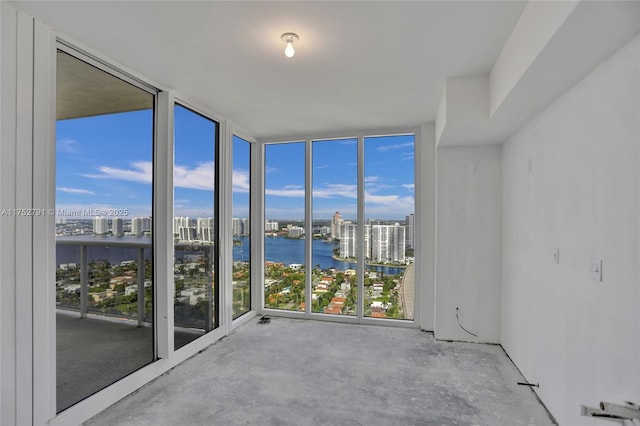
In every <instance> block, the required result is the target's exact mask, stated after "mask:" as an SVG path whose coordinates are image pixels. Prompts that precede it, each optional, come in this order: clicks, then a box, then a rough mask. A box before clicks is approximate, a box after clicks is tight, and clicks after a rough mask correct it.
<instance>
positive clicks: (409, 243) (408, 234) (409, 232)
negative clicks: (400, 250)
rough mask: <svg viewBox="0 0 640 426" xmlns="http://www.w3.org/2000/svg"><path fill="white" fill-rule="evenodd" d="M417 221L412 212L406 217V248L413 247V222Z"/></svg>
mask: <svg viewBox="0 0 640 426" xmlns="http://www.w3.org/2000/svg"><path fill="white" fill-rule="evenodd" d="M414 221H415V215H414V214H413V213H411V214H410V215H407V217H406V218H405V226H406V228H407V229H406V237H407V238H406V248H411V249H412V248H413V239H414V230H413V229H414V228H413V223H414Z"/></svg>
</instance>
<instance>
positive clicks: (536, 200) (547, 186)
mask: <svg viewBox="0 0 640 426" xmlns="http://www.w3.org/2000/svg"><path fill="white" fill-rule="evenodd" d="M639 64H640V37H636V38H635V39H634V40H633V42H631V43H630V44H628V45H627V46H626V47H624V48H623V49H622V50H621V51H619V52H618V53H616V54H615V55H614V56H613V57H612V58H610V59H608V60H607V61H605V62H604V63H602V64H601V65H600V66H599V67H598V68H597V69H595V70H594V71H593V72H592V73H591V74H589V75H588V76H587V77H586V78H584V79H583V80H582V81H581V82H580V83H578V84H577V85H576V86H575V87H574V88H572V89H571V90H569V91H568V92H567V93H565V94H564V95H563V96H562V97H560V98H559V99H558V100H557V101H556V102H554V103H553V104H552V105H551V106H549V107H548V108H547V109H546V110H545V111H544V112H543V113H542V114H541V115H540V116H538V117H537V118H535V119H534V120H532V121H531V122H530V123H528V124H527V125H526V126H525V127H524V128H522V129H521V130H520V131H519V132H518V133H516V134H515V135H514V136H512V137H511V138H510V139H509V140H508V141H507V143H506V144H505V145H504V148H503V177H504V180H503V187H504V192H503V203H504V208H503V220H504V223H503V253H504V257H503V270H502V282H503V285H502V286H503V288H502V345H503V347H504V348H505V350H506V351H507V352H508V353H509V355H510V356H511V358H512V359H513V361H514V362H515V364H516V365H517V366H518V367H519V368H520V369H521V371H522V372H523V374H524V375H525V377H526V378H527V379H528V380H529V381H531V382H539V383H540V388H539V389H538V390H537V392H538V393H539V395H540V396H541V399H542V400H543V402H544V403H545V404H546V405H547V407H548V408H549V409H550V411H551V413H552V414H553V415H554V416H555V417H556V419H557V420H558V421H559V423H560V425H578V424H580V425H591V424H593V425H600V424H602V421H601V420H600V421H596V420H592V419H587V418H585V417H580V416H579V415H578V414H579V404H589V405H597V404H598V402H599V401H602V400H606V401H611V402H618V403H621V402H622V401H625V400H629V401H636V402H640V401H639V399H640V314H639V313H640V280H639V278H640V274H639V270H640V266H639V265H640V258H639V255H640V250H639V239H640V228H639V219H640V206H639V204H640V194H639V191H640V182H639V181H638V179H639V177H640V176H639V172H638V168H639V167H640V157H639V154H640V150H639V145H640V106H639V103H640V65H639ZM530 159H531V160H532V168H531V171H529V160H530ZM556 248H559V249H560V263H559V264H558V265H556V264H554V261H553V252H554V250H555V249H556ZM591 257H595V258H599V259H602V260H603V281H602V282H598V281H595V280H591V279H590V278H589V274H588V272H589V269H588V259H589V258H591Z"/></svg>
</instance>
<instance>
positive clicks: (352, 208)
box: [265, 135, 414, 220]
mask: <svg viewBox="0 0 640 426" xmlns="http://www.w3.org/2000/svg"><path fill="white" fill-rule="evenodd" d="M364 147H365V173H364V175H365V217H366V218H368V219H385V220H389V219H398V220H404V218H405V216H406V215H408V214H410V213H413V212H414V136H413V135H400V136H385V137H370V138H365V143H364ZM304 152H305V151H304V143H302V142H299V143H294V144H273V145H268V146H267V147H266V153H265V170H266V176H265V187H266V194H265V215H266V217H267V218H269V219H302V218H303V217H304V176H305V175H304V155H305V153H304ZM312 158H313V166H312V167H313V169H312V174H313V178H312V179H313V183H312V187H313V218H314V219H329V218H330V217H331V216H332V215H333V214H334V213H335V212H336V211H339V212H340V213H341V214H342V217H343V219H346V220H355V219H356V215H357V211H356V210H357V209H356V203H357V141H356V139H340V140H329V141H314V142H313V148H312Z"/></svg>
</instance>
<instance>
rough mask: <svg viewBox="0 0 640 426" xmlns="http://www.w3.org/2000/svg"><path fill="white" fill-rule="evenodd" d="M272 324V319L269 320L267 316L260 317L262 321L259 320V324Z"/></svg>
mask: <svg viewBox="0 0 640 426" xmlns="http://www.w3.org/2000/svg"><path fill="white" fill-rule="evenodd" d="M270 322H271V318H269V317H268V316H266V315H263V316H262V317H260V319H259V320H258V324H269V323H270Z"/></svg>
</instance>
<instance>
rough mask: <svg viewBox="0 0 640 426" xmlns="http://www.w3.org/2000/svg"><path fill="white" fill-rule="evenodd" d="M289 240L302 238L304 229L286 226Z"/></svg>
mask: <svg viewBox="0 0 640 426" xmlns="http://www.w3.org/2000/svg"><path fill="white" fill-rule="evenodd" d="M287 229H288V230H289V232H288V234H287V235H288V237H289V238H300V237H303V236H304V228H303V227H302V226H291V225H289V226H287Z"/></svg>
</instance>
